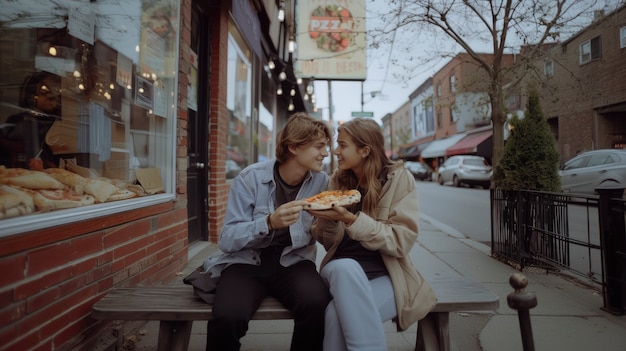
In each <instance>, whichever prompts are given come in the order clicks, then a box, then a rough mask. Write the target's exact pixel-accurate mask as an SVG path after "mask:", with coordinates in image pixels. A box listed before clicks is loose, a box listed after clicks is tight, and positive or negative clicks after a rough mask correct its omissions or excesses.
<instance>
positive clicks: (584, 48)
mask: <svg viewBox="0 0 626 351" xmlns="http://www.w3.org/2000/svg"><path fill="white" fill-rule="evenodd" d="M579 51H580V64H583V63H587V62H590V61H591V60H596V59H599V58H600V57H602V48H601V46H600V37H595V38H593V39H591V40H587V41H586V42H584V43H582V44H580V50H579Z"/></svg>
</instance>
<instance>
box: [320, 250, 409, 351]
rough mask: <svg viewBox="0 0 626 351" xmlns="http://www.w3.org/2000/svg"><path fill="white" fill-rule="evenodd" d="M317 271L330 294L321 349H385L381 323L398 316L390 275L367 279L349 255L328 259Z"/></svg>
mask: <svg viewBox="0 0 626 351" xmlns="http://www.w3.org/2000/svg"><path fill="white" fill-rule="evenodd" d="M320 274H321V276H322V278H323V279H324V280H325V281H326V283H327V284H328V286H329V288H330V294H331V295H332V297H333V299H332V300H331V301H330V303H329V304H328V307H327V308H326V319H325V325H324V351H343V350H355V351H369V350H371V351H381V350H387V340H386V339H385V331H384V328H383V323H384V322H386V321H388V320H391V319H392V318H394V317H395V316H396V315H397V311H396V301H395V296H394V293H393V286H392V285H391V279H389V276H383V277H379V278H376V279H373V280H368V279H367V276H366V275H365V272H363V269H362V268H361V266H360V265H359V264H358V262H357V261H355V260H353V259H349V258H342V259H336V260H331V261H330V262H328V264H326V265H325V266H324V268H323V269H322V271H321V272H320Z"/></svg>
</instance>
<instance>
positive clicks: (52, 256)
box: [28, 242, 70, 276]
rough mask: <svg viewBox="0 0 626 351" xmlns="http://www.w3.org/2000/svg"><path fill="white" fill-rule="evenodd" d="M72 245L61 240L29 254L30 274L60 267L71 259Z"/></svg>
mask: <svg viewBox="0 0 626 351" xmlns="http://www.w3.org/2000/svg"><path fill="white" fill-rule="evenodd" d="M69 253H70V245H69V243H67V242H60V243H57V244H53V245H50V246H47V247H44V248H43V249H40V250H35V251H32V252H30V253H29V254H28V276H33V275H35V274H38V273H41V272H43V271H45V270H47V269H50V267H58V266H61V265H64V264H66V263H68V262H69V261H70V254H69Z"/></svg>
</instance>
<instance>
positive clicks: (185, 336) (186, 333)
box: [158, 321, 193, 351]
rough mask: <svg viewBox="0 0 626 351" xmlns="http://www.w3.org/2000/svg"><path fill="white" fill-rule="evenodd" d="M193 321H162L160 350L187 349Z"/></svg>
mask: <svg viewBox="0 0 626 351" xmlns="http://www.w3.org/2000/svg"><path fill="white" fill-rule="evenodd" d="M192 325H193V322H192V321H161V324H160V326H159V346H158V351H187V348H188V347H189V338H190V336H191V326H192Z"/></svg>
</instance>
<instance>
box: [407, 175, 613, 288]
mask: <svg viewBox="0 0 626 351" xmlns="http://www.w3.org/2000/svg"><path fill="white" fill-rule="evenodd" d="M415 184H416V185H417V192H418V197H419V204H420V212H421V213H422V214H423V215H426V216H428V217H430V218H432V219H433V220H435V221H437V222H439V223H438V226H439V227H442V226H447V227H449V228H450V229H451V230H448V232H449V233H453V232H458V234H459V235H460V236H463V237H467V238H470V239H472V240H474V241H477V242H480V243H483V244H485V245H487V246H489V247H491V214H490V211H491V204H490V198H489V189H480V188H465V187H460V188H456V187H453V186H447V185H446V186H441V185H439V184H437V183H436V182H422V181H416V182H415ZM567 211H568V224H567V232H566V235H567V236H568V237H569V238H570V239H571V240H572V242H571V243H570V244H569V245H568V253H567V261H566V262H567V263H566V265H567V267H569V268H568V270H569V271H572V272H577V274H578V275H579V276H581V277H583V278H584V280H585V281H587V279H586V278H588V277H592V278H593V279H595V280H596V281H599V280H601V279H602V261H601V260H602V258H601V256H600V252H599V250H597V249H589V248H588V247H586V246H585V245H584V243H587V242H589V243H591V244H594V245H599V244H600V243H599V224H598V213H597V209H589V208H586V207H585V206H579V205H572V204H570V205H568V207H567ZM577 242H580V243H582V245H578V244H576V243H577Z"/></svg>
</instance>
